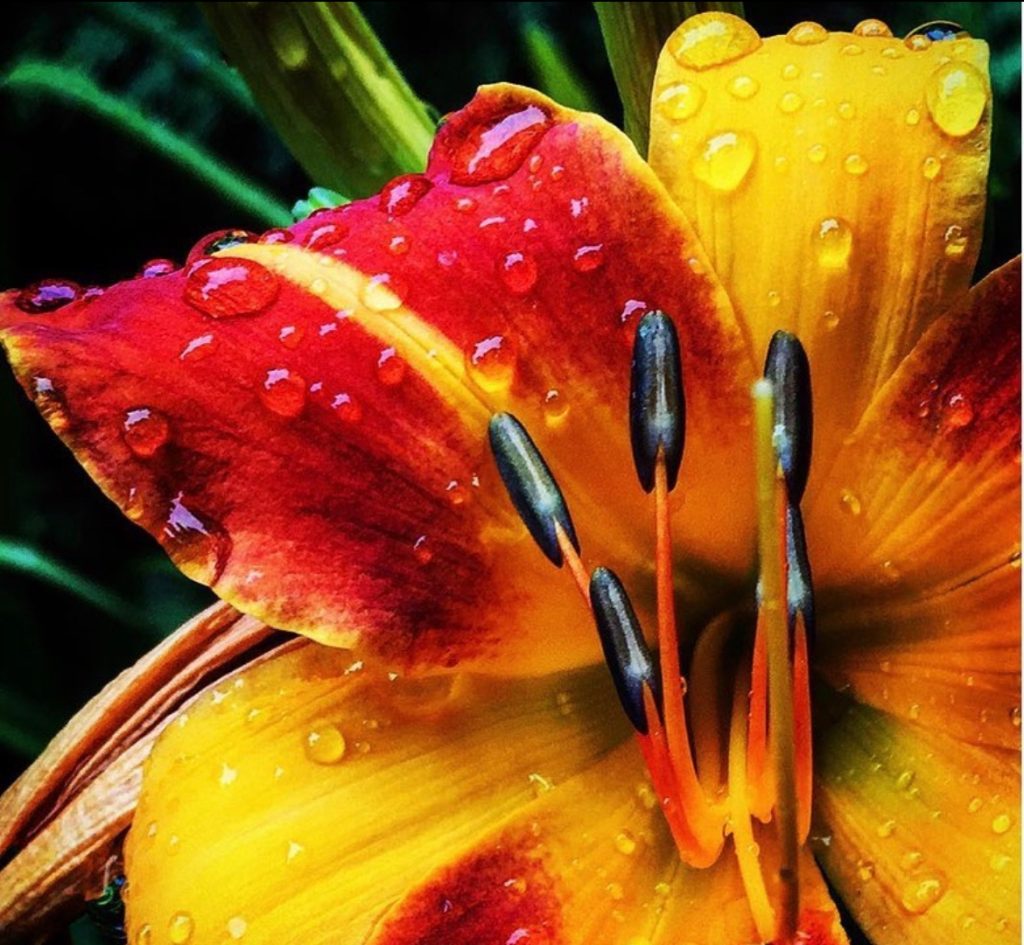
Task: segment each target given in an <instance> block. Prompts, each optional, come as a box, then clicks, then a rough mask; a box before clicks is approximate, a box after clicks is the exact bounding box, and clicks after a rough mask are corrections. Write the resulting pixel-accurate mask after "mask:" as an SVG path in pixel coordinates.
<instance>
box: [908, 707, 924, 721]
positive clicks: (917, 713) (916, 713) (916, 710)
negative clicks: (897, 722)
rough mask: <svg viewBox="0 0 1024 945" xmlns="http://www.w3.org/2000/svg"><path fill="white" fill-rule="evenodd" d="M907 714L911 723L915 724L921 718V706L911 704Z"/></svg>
mask: <svg viewBox="0 0 1024 945" xmlns="http://www.w3.org/2000/svg"><path fill="white" fill-rule="evenodd" d="M907 714H908V715H909V716H910V718H911V721H914V722H916V721H917V720H918V719H919V718H920V717H921V706H919V705H918V704H917V703H916V702H913V703H911V705H910V708H909V709H908V710H907Z"/></svg>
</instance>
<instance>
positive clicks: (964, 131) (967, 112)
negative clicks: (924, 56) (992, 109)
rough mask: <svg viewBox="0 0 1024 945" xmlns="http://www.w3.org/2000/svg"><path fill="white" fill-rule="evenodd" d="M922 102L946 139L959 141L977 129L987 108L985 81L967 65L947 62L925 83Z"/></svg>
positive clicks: (972, 67) (975, 70)
mask: <svg viewBox="0 0 1024 945" xmlns="http://www.w3.org/2000/svg"><path fill="white" fill-rule="evenodd" d="M925 101H926V102H927V104H928V113H929V114H930V115H931V117H932V121H934V122H935V124H936V125H937V126H938V127H939V129H940V130H942V131H944V132H945V133H946V134H947V135H950V136H951V137H954V138H962V137H964V136H965V135H969V134H970V133H971V132H972V131H974V129H975V128H977V127H978V122H980V121H981V116H982V115H983V114H984V112H985V106H986V105H987V104H988V90H987V88H986V86H985V79H984V77H983V76H982V75H981V73H980V72H978V70H977V69H975V68H974V66H972V65H970V64H969V63H966V62H947V63H946V64H945V65H944V66H940V67H939V68H938V69H937V70H936V71H935V72H934V73H933V74H932V76H931V77H930V78H929V79H928V84H927V85H926V86H925Z"/></svg>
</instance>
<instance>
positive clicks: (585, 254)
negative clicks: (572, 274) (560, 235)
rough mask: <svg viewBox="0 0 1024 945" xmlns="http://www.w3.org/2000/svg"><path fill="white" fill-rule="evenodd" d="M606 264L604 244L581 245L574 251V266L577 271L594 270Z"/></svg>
mask: <svg viewBox="0 0 1024 945" xmlns="http://www.w3.org/2000/svg"><path fill="white" fill-rule="evenodd" d="M603 265H604V244H603V243H594V244H592V245H590V246H581V247H580V248H579V249H577V250H576V252H575V253H573V257H572V267H573V269H575V270H576V271H577V272H593V271H594V270H595V269H600V267H601V266H603Z"/></svg>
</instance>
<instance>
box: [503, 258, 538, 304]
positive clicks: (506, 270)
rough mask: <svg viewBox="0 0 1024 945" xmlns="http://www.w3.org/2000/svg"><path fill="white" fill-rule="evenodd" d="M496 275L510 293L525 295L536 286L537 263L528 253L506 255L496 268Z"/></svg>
mask: <svg viewBox="0 0 1024 945" xmlns="http://www.w3.org/2000/svg"><path fill="white" fill-rule="evenodd" d="M498 274H499V275H500V276H501V281H502V282H504V283H505V285H506V286H507V287H508V289H509V291H510V292H513V293H515V294H516V295H525V294H526V293H527V292H529V291H530V289H532V288H533V287H534V286H535V285H536V284H537V262H536V260H535V259H534V258H533V256H531V255H530V254H529V253H526V252H515V253H507V254H506V255H505V256H504V257H503V258H502V260H501V262H500V263H499V266H498Z"/></svg>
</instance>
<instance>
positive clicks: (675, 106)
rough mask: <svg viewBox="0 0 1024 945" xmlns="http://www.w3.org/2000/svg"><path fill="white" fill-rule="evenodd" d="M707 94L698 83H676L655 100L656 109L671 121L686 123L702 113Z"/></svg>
mask: <svg viewBox="0 0 1024 945" xmlns="http://www.w3.org/2000/svg"><path fill="white" fill-rule="evenodd" d="M706 96H707V93H706V92H705V91H704V89H703V88H702V87H701V86H699V85H697V83H696V82H674V83H673V84H672V85H668V86H665V88H663V89H662V90H661V91H660V92H659V93H658V95H657V97H656V98H655V100H654V101H655V107H656V108H657V109H658V111H659V112H660V113H661V114H662V115H664V116H665V117H666V118H667V119H668V120H669V121H685V120H686V119H687V118H691V117H693V116H694V115H696V114H697V112H699V111H700V107H701V105H703V104H704V99H705V98H706Z"/></svg>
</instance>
